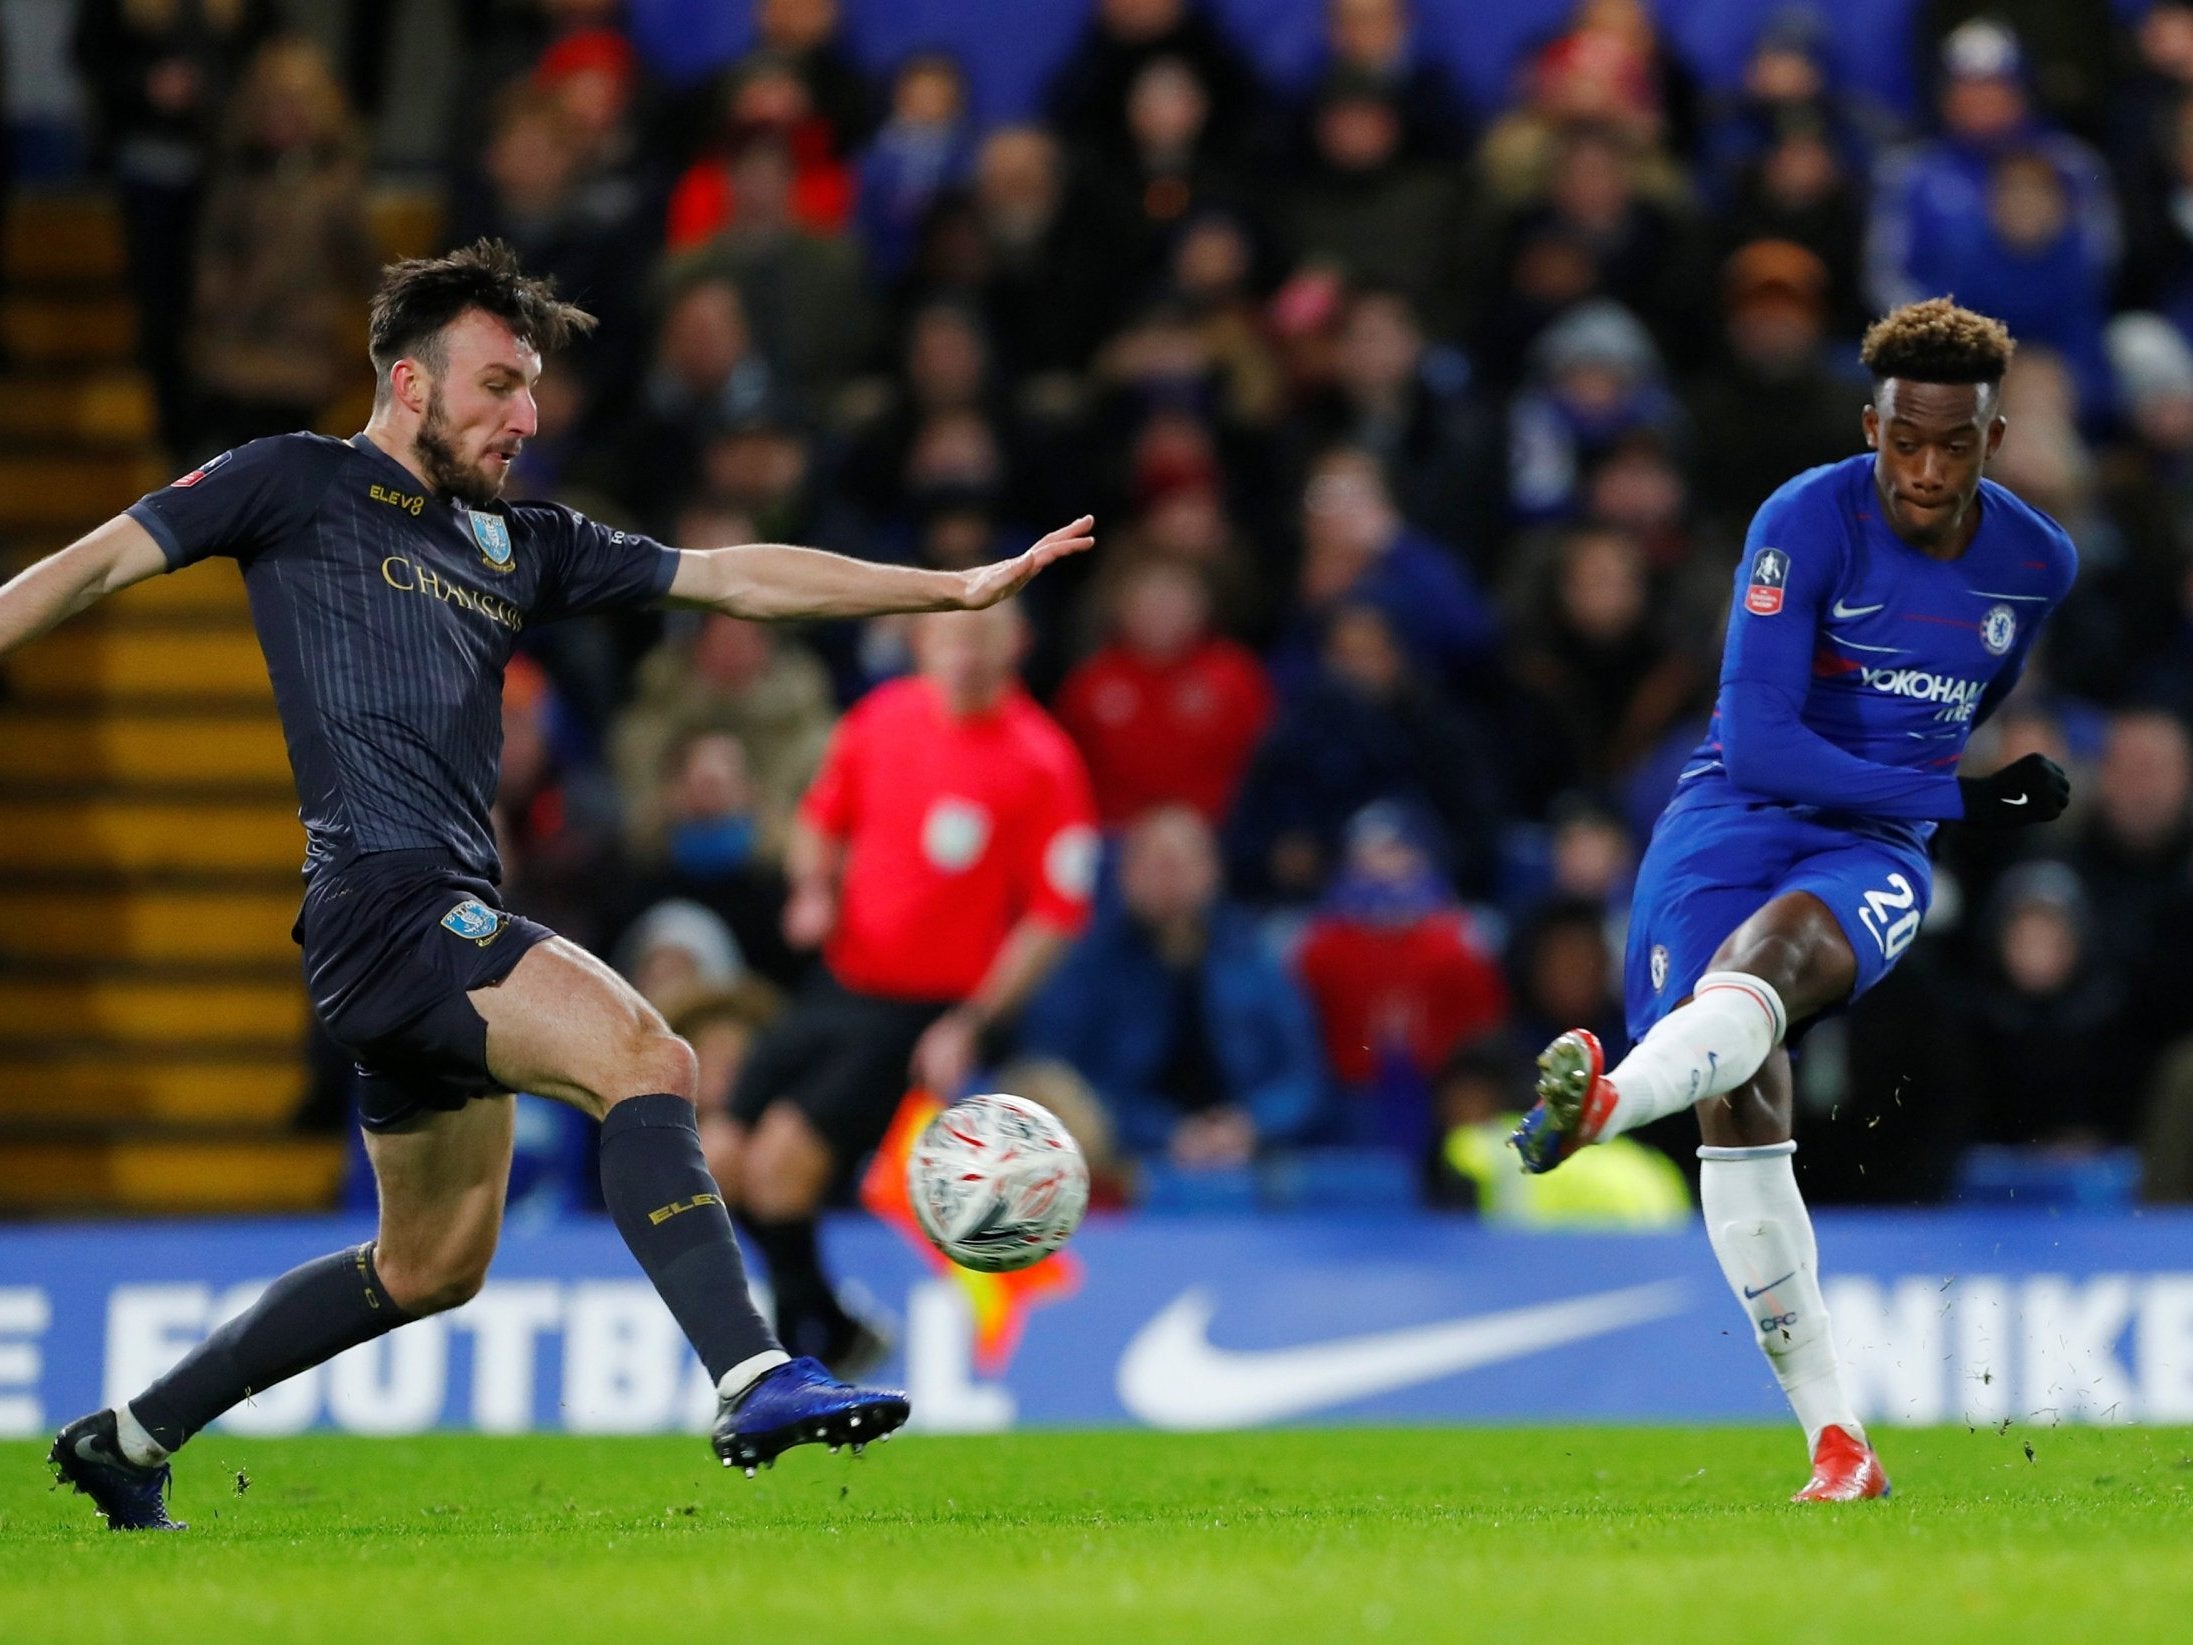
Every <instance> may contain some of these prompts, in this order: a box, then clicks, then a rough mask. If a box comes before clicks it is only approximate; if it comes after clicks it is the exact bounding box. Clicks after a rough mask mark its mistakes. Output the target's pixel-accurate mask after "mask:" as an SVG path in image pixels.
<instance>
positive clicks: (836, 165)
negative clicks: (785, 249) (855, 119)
mask: <svg viewBox="0 0 2193 1645" xmlns="http://www.w3.org/2000/svg"><path fill="white" fill-rule="evenodd" d="M724 100H725V108H724V113H723V117H722V123H721V131H720V132H719V134H718V136H717V138H716V140H715V141H714V143H713V144H712V145H711V146H710V148H709V150H708V151H707V152H706V153H704V154H702V156H701V157H700V158H699V159H698V160H695V161H694V162H693V164H692V165H691V166H689V167H687V168H686V171H685V174H684V175H683V176H681V177H680V178H679V179H678V181H677V184H676V186H675V187H674V188H672V190H671V191H670V207H669V216H668V219H667V222H666V226H665V236H664V238H665V243H666V244H667V245H668V246H669V248H670V249H671V250H672V251H674V252H679V251H689V250H691V249H692V248H694V247H695V246H699V245H703V244H705V243H707V241H708V240H709V239H710V238H711V237H712V236H714V235H717V234H721V233H724V232H725V231H727V230H738V229H742V228H743V229H746V230H748V231H750V232H759V233H763V234H768V233H774V232H778V231H779V230H781V229H782V228H784V227H786V226H788V225H789V226H792V227H796V228H799V229H802V230H805V231H806V232H808V233H811V234H816V235H820V236H823V237H826V238H828V237H834V236H836V235H837V234H839V233H840V232H841V231H842V230H843V229H844V228H845V226H846V224H847V222H848V221H849V220H850V219H851V216H852V211H853V199H854V182H853V174H852V172H851V171H850V170H849V169H848V168H847V167H846V165H845V163H844V162H843V161H842V160H840V159H839V158H838V153H837V147H836V141H835V138H834V137H833V135H832V133H831V130H830V127H829V125H828V123H827V122H826V121H824V120H823V119H822V117H821V116H819V115H818V114H816V113H815V111H814V107H813V105H812V104H811V103H810V102H809V101H808V93H807V87H806V85H805V83H804V82H803V81H802V80H801V79H800V77H799V75H798V73H797V72H795V71H794V69H793V68H792V66H791V65H790V64H789V63H788V62H786V61H785V60H784V59H782V58H777V57H770V56H766V55H764V56H759V57H752V58H749V59H748V60H747V61H746V62H744V63H742V64H740V65H739V67H738V68H737V69H736V70H734V71H733V72H732V75H731V77H730V79H729V81H728V82H727V83H726V86H725V90H724ZM758 150H766V151H767V156H766V160H765V161H758V162H756V163H755V164H753V165H748V164H747V163H746V157H747V155H748V154H750V153H754V152H756V151H758ZM780 172H781V173H782V175H781V176H780V175H779V173H780Z"/></svg>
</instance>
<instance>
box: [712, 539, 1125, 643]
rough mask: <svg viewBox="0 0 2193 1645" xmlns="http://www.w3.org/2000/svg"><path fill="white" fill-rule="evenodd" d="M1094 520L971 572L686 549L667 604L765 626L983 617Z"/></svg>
mask: <svg viewBox="0 0 2193 1645" xmlns="http://www.w3.org/2000/svg"><path fill="white" fill-rule="evenodd" d="M1095 529H1096V520H1095V519H1094V517H1093V516H1090V515H1087V514H1084V515H1083V516H1082V517H1081V518H1080V519H1078V520H1076V521H1074V522H1073V524H1071V525H1066V526H1061V527H1060V528H1059V529H1058V530H1056V531H1054V532H1052V533H1051V534H1050V535H1049V536H1047V537H1045V538H1044V539H1043V540H1042V541H1040V542H1038V543H1037V544H1036V545H1035V546H1034V547H1032V548H1030V549H1029V550H1028V551H1027V552H1026V553H1024V554H1016V555H1014V556H1013V557H1012V558H1011V559H1009V560H998V561H996V562H994V563H993V564H990V565H985V566H977V567H975V568H974V569H973V570H972V571H930V570H926V569H924V568H922V567H920V566H905V565H879V564H877V563H876V562H875V561H872V560H856V559H853V558H851V557H850V556H848V555H844V554H829V553H825V552H824V551H823V550H821V549H817V548H792V547H789V546H787V545H785V544H783V543H746V544H742V545H741V546H739V547H737V548H707V549H686V550H684V551H682V552H681V553H680V554H679V556H678V569H677V575H676V576H675V578H673V580H672V581H671V584H670V598H671V599H672V600H673V601H674V602H676V603H677V604H680V605H699V606H709V607H713V608H714V609H716V610H718V611H727V612H729V613H730V614H731V615H732V616H734V617H750V618H753V619H754V620H756V621H760V622H767V621H773V620H781V619H785V618H796V617H876V616H881V615H883V614H884V613H885V612H891V611H980V610H982V609H983V608H984V607H985V606H993V605H996V604H997V603H998V602H999V601H1001V600H1009V599H1011V598H1012V597H1013V596H1014V595H1015V594H1018V593H1019V592H1020V591H1021V590H1022V589H1023V588H1026V587H1027V586H1028V584H1029V583H1030V582H1031V581H1033V580H1034V578H1035V576H1036V574H1037V573H1038V572H1040V571H1042V570H1043V568H1044V567H1045V566H1048V565H1050V564H1052V563H1053V562H1054V561H1057V560H1062V559H1064V558H1065V557H1066V556H1067V555H1069V554H1079V553H1081V552H1082V551H1083V550H1084V549H1087V548H1091V547H1094V546H1095V544H1096V537H1095V535H1094V533H1095Z"/></svg>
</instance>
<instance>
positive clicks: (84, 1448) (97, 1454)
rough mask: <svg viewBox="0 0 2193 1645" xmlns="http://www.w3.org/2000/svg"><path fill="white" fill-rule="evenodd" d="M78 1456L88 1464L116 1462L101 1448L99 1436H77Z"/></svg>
mask: <svg viewBox="0 0 2193 1645" xmlns="http://www.w3.org/2000/svg"><path fill="white" fill-rule="evenodd" d="M76 1454H77V1455H78V1456H80V1457H82V1458H83V1459H84V1460H85V1461H86V1462H99V1463H107V1462H112V1461H113V1460H114V1459H113V1458H112V1457H110V1456H108V1455H107V1454H106V1452H105V1451H103V1450H101V1449H100V1448H99V1436H98V1435H97V1434H79V1435H77V1436H76Z"/></svg>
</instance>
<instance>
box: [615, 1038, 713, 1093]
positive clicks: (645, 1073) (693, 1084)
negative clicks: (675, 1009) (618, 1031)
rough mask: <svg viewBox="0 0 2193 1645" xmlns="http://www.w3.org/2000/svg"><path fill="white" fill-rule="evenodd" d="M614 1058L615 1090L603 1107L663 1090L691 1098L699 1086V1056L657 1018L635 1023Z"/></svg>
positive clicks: (662, 1091) (663, 1091)
mask: <svg viewBox="0 0 2193 1645" xmlns="http://www.w3.org/2000/svg"><path fill="white" fill-rule="evenodd" d="M617 1062H618V1073H617V1081H616V1090H615V1094H614V1095H612V1096H611V1097H610V1098H609V1101H608V1102H607V1103H606V1104H604V1107H605V1108H606V1107H612V1106H614V1105H615V1104H616V1103H618V1102H621V1101H623V1100H624V1099H625V1098H627V1097H636V1096H643V1095H659V1094H667V1095H669V1096H673V1097H683V1098H684V1099H685V1100H686V1101H687V1102H691V1101H692V1100H693V1093H694V1092H696V1091H697V1090H699V1089H700V1081H701V1064H700V1058H699V1057H697V1056H695V1055H694V1054H693V1048H692V1047H691V1046H690V1045H688V1044H686V1043H685V1041H684V1040H682V1039H680V1038H678V1036H677V1035H675V1034H673V1033H671V1032H670V1030H669V1029H667V1028H665V1027H663V1026H662V1024H661V1023H660V1022H659V1021H658V1022H654V1023H642V1024H638V1025H635V1027H634V1029H633V1031H632V1033H631V1034H630V1035H629V1036H628V1037H627V1040H626V1044H625V1046H624V1050H623V1054H622V1055H621V1056H620V1057H619V1058H618V1059H617Z"/></svg>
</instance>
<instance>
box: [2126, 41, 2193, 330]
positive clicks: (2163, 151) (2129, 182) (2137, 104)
mask: <svg viewBox="0 0 2193 1645" xmlns="http://www.w3.org/2000/svg"><path fill="white" fill-rule="evenodd" d="M2128 44H2129V49H2128V50H2127V51H2126V52H2125V53H2124V57H2125V59H2126V60H2125V61H2124V62H2123V63H2122V64H2121V65H2120V67H2119V70H2118V73H2117V76H2116V80H2115V83H2114V84H2113V85H2112V86H2111V87H2110V100H2109V103H2110V106H2109V130H2108V144H2109V148H2108V153H2109V162H2110V168H2111V170H2112V171H2114V172H2115V174H2116V178H2117V188H2118V192H2119V196H2120V198H2122V200H2123V201H2124V204H2125V212H2126V217H2127V219H2128V220H2129V225H2128V226H2129V227H2130V229H2131V240H2132V251H2131V255H2130V257H2129V258H2128V263H2130V264H2131V265H2134V266H2136V265H2137V264H2138V262H2139V260H2140V256H2139V252H2140V242H2141V240H2142V239H2143V238H2144V235H2143V227H2144V226H2145V225H2144V223H2143V219H2145V218H2147V217H2149V216H2150V215H2151V214H2154V213H2155V212H2156V208H2158V207H2159V206H2160V205H2161V204H2162V202H2163V200H2164V198H2165V196H2167V195H2168V194H2169V193H2170V192H2171V190H2172V188H2173V187H2174V186H2175V178H2176V177H2177V175H2178V173H2179V169H2180V168H2179V165H2178V156H2177V150H2178V148H2179V146H2180V140H2179V126H2180V113H2181V110H2182V108H2183V107H2184V104H2185V100H2186V96H2187V94H2188V93H2193V0H2153V3H2152V4H2150V5H2148V6H2147V7H2145V8H2144V9H2143V10H2142V12H2141V14H2140V16H2139V18H2138V19H2137V20H2136V21H2135V22H2134V23H2133V26H2132V38H2131V40H2130V42H2129V43H2128ZM2130 275H2131V268H2130V267H2128V269H2127V276H2128V288H2127V291H2126V293H2125V295H2126V296H2127V297H2128V298H2129V299H2130V300H2131V301H2133V302H2136V303H2137V302H2145V301H2151V300H2152V299H2150V298H2148V297H2146V295H2145V294H2144V293H2142V292H2140V291H2138V290H2137V289H2133V288H2132V287H2131V286H2130V284H2129V279H2130Z"/></svg>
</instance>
